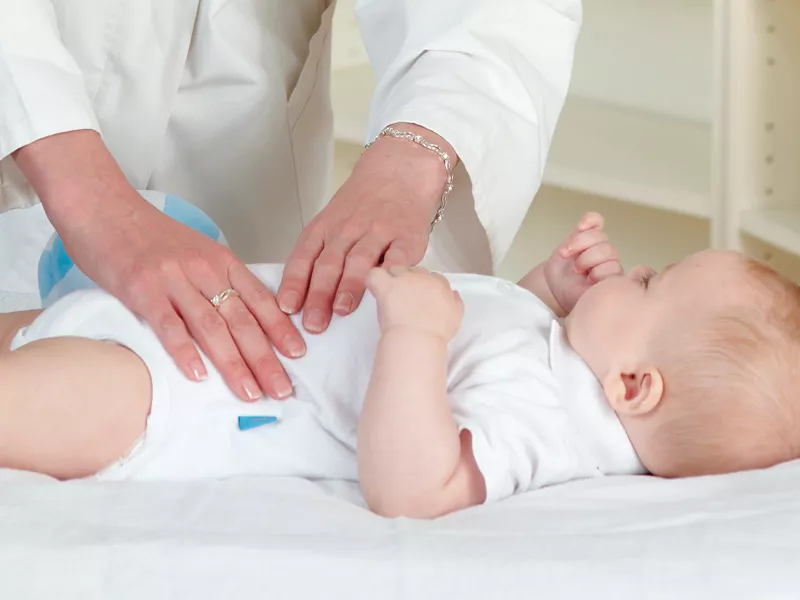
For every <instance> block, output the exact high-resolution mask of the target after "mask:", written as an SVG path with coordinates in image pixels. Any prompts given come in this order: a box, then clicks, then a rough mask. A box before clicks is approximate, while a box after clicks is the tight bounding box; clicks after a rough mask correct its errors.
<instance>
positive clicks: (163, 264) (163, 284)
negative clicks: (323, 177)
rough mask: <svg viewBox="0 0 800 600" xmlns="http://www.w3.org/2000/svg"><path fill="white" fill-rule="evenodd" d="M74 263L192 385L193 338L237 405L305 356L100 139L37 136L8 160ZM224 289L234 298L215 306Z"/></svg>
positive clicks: (247, 284) (204, 242)
mask: <svg viewBox="0 0 800 600" xmlns="http://www.w3.org/2000/svg"><path fill="white" fill-rule="evenodd" d="M15 159H16V161H17V163H18V164H19V166H20V168H21V169H22V170H23V172H24V173H25V175H26V177H27V178H28V180H29V181H30V182H31V183H32V184H33V185H34V187H35V188H36V190H37V192H38V193H39V195H40V197H41V198H42V202H43V203H44V205H45V209H46V210H47V213H48V216H49V217H50V220H51V221H52V222H53V224H54V226H55V228H56V230H57V231H58V232H59V234H60V236H61V238H62V240H63V242H64V246H65V248H66V249H67V251H68V252H69V254H70V256H71V257H72V259H73V260H74V261H75V263H76V264H77V265H78V266H79V267H80V268H81V270H82V271H83V272H84V273H86V275H87V276H89V277H90V278H91V279H92V280H94V281H95V282H97V283H98V284H99V285H100V286H102V287H103V288H105V289H106V290H108V291H109V292H110V293H112V294H114V295H115V296H116V297H117V298H119V299H120V300H121V301H122V302H123V303H124V304H125V305H127V306H128V307H129V308H130V309H131V310H132V311H133V312H135V313H136V314H137V315H139V316H141V317H142V318H143V319H145V320H146V321H147V322H148V323H149V324H150V326H151V327H152V328H153V330H154V332H155V333H156V335H157V336H158V337H159V339H160V340H161V342H162V343H163V344H164V347H165V348H166V350H167V351H168V352H169V353H170V355H171V356H172V357H173V358H174V359H175V361H176V363H177V365H178V366H179V368H180V369H181V370H182V371H183V372H184V373H185V374H186V375H187V376H188V377H189V378H191V379H195V380H201V379H204V378H205V376H206V374H207V372H206V369H205V366H204V364H203V362H202V360H201V356H200V353H199V352H198V351H197V348H196V346H195V345H194V343H193V342H192V338H194V339H195V340H196V341H197V343H198V345H199V346H200V348H202V350H203V351H204V352H205V353H206V355H207V356H208V357H209V358H210V360H211V361H212V362H213V363H214V365H215V366H216V367H217V368H218V369H219V371H220V373H221V374H222V376H223V378H224V379H225V381H226V382H227V383H228V385H229V386H230V387H231V389H232V390H233V391H234V392H235V393H236V394H237V395H238V396H239V397H240V398H241V399H242V400H256V399H258V398H259V397H261V395H262V392H266V393H268V394H269V395H271V396H273V397H275V398H284V397H286V396H288V395H289V394H291V392H292V386H291V382H290V381H289V379H288V377H287V376H286V373H285V372H284V370H283V368H282V366H281V364H280V362H279V361H278V358H277V356H276V355H275V352H274V351H273V349H272V345H271V344H270V341H271V342H272V343H273V344H274V345H275V347H276V348H277V349H278V350H279V351H280V352H281V353H282V354H284V355H285V356H289V357H296V356H300V355H302V354H303V353H304V352H305V345H304V343H303V340H302V338H301V336H300V334H299V333H298V332H297V330H296V329H295V328H294V326H293V325H292V323H291V321H290V320H289V318H288V317H287V316H286V315H285V314H284V313H283V312H282V311H281V310H280V309H279V308H278V306H277V304H276V302H275V299H274V297H273V296H272V294H271V293H270V292H269V290H268V289H267V288H266V287H265V286H264V285H263V284H262V283H261V282H260V281H259V280H258V279H257V278H256V277H255V276H254V275H253V274H252V273H251V272H250V271H249V269H247V267H246V266H244V265H243V264H242V263H241V262H240V261H239V260H238V259H237V258H236V257H235V256H234V255H233V254H232V253H231V252H230V251H229V250H228V249H226V248H224V247H223V246H221V245H220V244H217V243H216V242H214V241H213V240H211V239H209V238H207V237H206V236H204V235H202V234H200V233H198V232H196V231H194V230H192V229H190V228H188V227H186V226H184V225H182V224H180V223H177V222H176V221H173V220H172V219H170V218H169V217H167V216H166V215H164V214H162V213H161V212H159V211H158V210H157V209H155V208H154V207H152V206H151V205H149V204H148V203H147V202H145V201H144V200H143V199H142V198H141V196H139V194H138V193H137V192H136V191H135V190H133V189H132V188H131V187H130V185H128V183H127V181H126V180H125V178H124V176H123V175H122V173H121V172H120V171H119V168H118V167H117V165H116V163H115V162H114V160H113V158H112V157H111V156H110V154H109V153H108V151H107V150H106V148H105V146H104V145H103V143H102V141H101V140H100V138H99V136H97V135H96V134H94V133H93V132H84V131H81V132H73V133H68V134H61V135H57V136H53V137H51V138H45V139H43V140H40V141H38V142H35V143H34V144H31V145H30V146H28V147H26V148H24V149H22V150H20V151H19V152H18V153H17V155H16V156H15ZM227 288H233V289H235V290H237V291H238V292H239V294H240V296H239V297H235V296H234V297H232V298H230V299H228V300H226V301H225V302H223V303H222V304H221V305H220V306H219V309H218V310H217V309H215V308H214V307H213V306H212V305H211V303H210V301H209V299H210V298H213V297H214V296H215V295H216V294H219V293H220V292H222V291H223V290H225V289H227Z"/></svg>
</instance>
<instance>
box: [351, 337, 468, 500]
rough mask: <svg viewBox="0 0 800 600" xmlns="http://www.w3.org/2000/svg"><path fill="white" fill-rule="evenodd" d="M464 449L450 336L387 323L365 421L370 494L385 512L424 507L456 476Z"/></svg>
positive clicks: (362, 431) (364, 479) (362, 452)
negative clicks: (450, 368) (451, 389)
mask: <svg viewBox="0 0 800 600" xmlns="http://www.w3.org/2000/svg"><path fill="white" fill-rule="evenodd" d="M460 450H461V447H460V441H459V433H458V427H457V426H456V423H455V421H454V419H453V414H452V411H451V409H450V404H449V400H448V397H447V343H446V342H445V340H444V339H442V338H440V337H438V336H436V335H434V334H431V333H426V332H422V331H414V330H403V329H396V330H390V331H388V332H387V333H385V334H384V335H383V337H382V338H381V341H380V344H379V347H378V352H377V355H376V358H375V365H374V368H373V373H372V379H371V381H370V385H369V389H368V392H367V396H366V399H365V403H364V408H363V411H362V413H361V420H360V423H359V432H358V461H359V478H360V481H361V486H362V489H363V492H364V496H365V498H366V499H367V502H368V503H369V504H370V506H371V507H372V508H373V510H375V511H376V512H378V513H380V514H387V515H399V514H405V515H409V516H414V515H420V514H424V513H426V512H427V510H426V509H427V507H428V506H430V505H431V504H434V503H435V502H436V499H437V498H438V496H439V495H440V494H441V492H442V490H444V488H445V487H446V486H447V484H448V482H449V481H450V480H451V479H452V477H453V475H454V473H455V471H456V469H457V467H458V463H459V457H460Z"/></svg>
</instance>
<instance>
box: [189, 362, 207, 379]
mask: <svg viewBox="0 0 800 600" xmlns="http://www.w3.org/2000/svg"><path fill="white" fill-rule="evenodd" d="M189 368H190V369H191V371H192V376H193V377H194V380H195V381H205V380H206V379H208V371H206V367H205V365H204V364H203V363H202V362H200V361H199V360H196V361H193V362H192V364H191V365H190V366H189Z"/></svg>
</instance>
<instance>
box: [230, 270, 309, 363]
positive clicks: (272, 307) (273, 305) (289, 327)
mask: <svg viewBox="0 0 800 600" xmlns="http://www.w3.org/2000/svg"><path fill="white" fill-rule="evenodd" d="M228 276H229V277H230V281H231V287H232V288H233V289H235V290H236V291H238V292H239V293H240V294H241V299H242V301H243V302H244V303H245V305H246V306H247V308H248V309H249V310H250V312H251V313H252V315H253V316H254V317H255V318H256V320H257V321H258V323H259V325H260V326H261V329H262V330H263V331H264V332H266V334H267V337H268V338H269V341H270V342H271V343H272V344H273V345H274V346H275V348H277V349H278V351H279V352H280V353H281V354H283V355H284V356H286V357H288V358H299V357H301V356H303V355H304V354H305V353H306V344H305V342H304V341H303V336H302V335H300V332H299V331H297V328H296V327H295V326H294V323H292V320H291V319H290V318H289V317H288V316H287V315H286V313H284V312H283V311H282V310H281V309H280V308H279V307H278V304H277V302H276V300H275V296H273V295H272V292H270V290H269V289H268V288H267V287H266V286H265V285H264V284H263V283H262V282H261V280H259V279H258V277H256V276H255V275H253V273H252V272H251V271H250V269H248V268H247V267H246V266H245V265H243V264H241V263H236V264H234V265H233V266H232V267H230V268H229V270H228Z"/></svg>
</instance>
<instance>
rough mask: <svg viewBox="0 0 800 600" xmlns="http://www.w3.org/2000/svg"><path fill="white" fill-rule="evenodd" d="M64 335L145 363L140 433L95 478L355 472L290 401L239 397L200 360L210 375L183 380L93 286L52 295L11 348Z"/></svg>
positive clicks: (339, 448)
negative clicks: (148, 391) (146, 394)
mask: <svg viewBox="0 0 800 600" xmlns="http://www.w3.org/2000/svg"><path fill="white" fill-rule="evenodd" d="M63 336H78V337H84V338H89V339H96V340H105V341H110V342H114V343H117V344H120V345H121V346H124V347H126V348H129V349H130V350H131V351H133V352H134V353H136V354H137V355H138V356H139V357H140V358H141V359H142V360H143V362H144V363H145V365H146V366H147V368H148V369H149V371H150V376H151V379H152V405H151V411H150V415H149V417H148V419H147V426H146V430H145V432H144V434H143V435H142V437H141V438H140V439H139V440H138V442H137V443H136V444H135V445H134V447H133V448H132V449H131V451H130V452H129V453H128V454H127V455H126V456H125V457H123V458H121V459H120V460H119V461H118V462H116V463H115V464H113V465H110V466H109V467H107V468H105V469H103V470H102V471H101V472H100V473H98V474H97V475H96V477H97V478H98V479H101V480H103V481H118V480H169V481H175V480H189V479H217V478H227V477H233V476H241V475H251V476H252V475H267V476H302V477H309V478H337V479H355V478H356V461H355V456H354V453H353V452H352V450H351V449H348V448H345V447H344V446H343V445H342V444H341V443H340V442H338V441H337V440H335V439H334V438H333V437H332V436H331V435H330V434H329V433H328V432H327V431H326V430H325V429H324V428H323V427H322V426H321V425H320V424H319V422H318V420H317V419H316V418H315V411H314V409H313V407H311V406H309V405H308V404H306V403H303V402H300V401H297V400H289V401H286V402H281V403H279V402H277V401H274V400H261V401H258V402H254V403H245V402H242V401H240V400H239V399H238V398H236V396H234V394H233V393H232V392H231V391H230V390H229V389H228V387H227V386H226V385H225V383H224V381H223V380H222V378H221V376H220V375H219V373H218V372H217V371H216V370H215V369H214V368H213V366H212V365H211V364H210V362H209V361H208V359H206V358H205V357H204V360H205V362H206V365H207V367H208V370H209V377H208V379H207V380H206V381H203V382H200V383H198V382H193V381H190V380H188V379H187V378H186V377H184V376H183V374H182V373H181V372H180V371H179V370H178V368H177V367H176V366H175V364H174V362H173V361H172V359H171V358H170V356H169V355H168V354H167V353H166V351H165V350H164V349H163V347H162V346H161V343H160V342H159V341H158V339H157V338H156V336H155V334H154V333H153V332H152V331H151V330H150V328H149V327H147V326H146V325H145V324H144V323H142V322H141V321H140V320H139V319H137V318H136V317H135V316H134V315H133V314H132V313H131V312H130V311H128V310H127V308H125V307H124V306H123V305H122V304H121V303H120V302H119V301H118V300H116V299H114V298H113V297H112V296H110V295H109V294H107V293H105V292H103V291H101V290H96V289H95V290H84V291H79V292H75V293H73V294H70V295H68V296H66V297H65V298H63V299H61V300H59V301H58V302H57V303H55V304H54V305H53V306H52V307H50V308H49V309H47V310H46V311H45V312H44V313H42V315H40V316H39V318H37V319H36V321H35V322H34V323H33V324H31V325H30V326H29V327H27V328H25V329H23V330H22V331H20V332H19V333H18V334H17V335H16V337H15V338H14V341H13V342H12V346H11V348H12V350H13V349H16V348H18V347H20V346H22V345H24V344H26V343H29V342H32V341H34V340H38V339H44V338H51V337H63ZM110 393H113V391H112V392H110ZM110 401H113V399H110ZM240 416H274V417H277V418H278V422H277V423H275V424H270V425H265V426H263V427H259V428H257V429H253V430H249V431H241V430H240V429H239V427H238V417H240Z"/></svg>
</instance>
